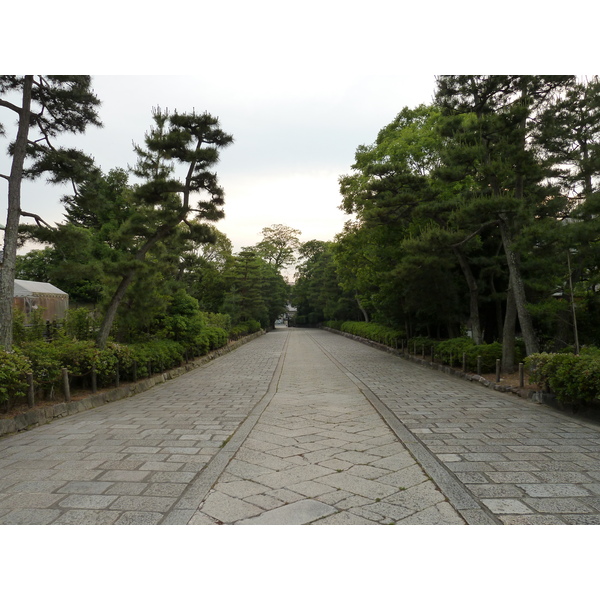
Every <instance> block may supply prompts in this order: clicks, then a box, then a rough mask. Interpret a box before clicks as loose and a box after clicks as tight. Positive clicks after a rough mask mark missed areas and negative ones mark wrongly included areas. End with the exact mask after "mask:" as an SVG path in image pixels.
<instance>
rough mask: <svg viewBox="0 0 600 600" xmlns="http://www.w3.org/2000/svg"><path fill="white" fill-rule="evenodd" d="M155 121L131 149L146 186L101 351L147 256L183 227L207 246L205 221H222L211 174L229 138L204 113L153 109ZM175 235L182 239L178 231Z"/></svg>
mask: <svg viewBox="0 0 600 600" xmlns="http://www.w3.org/2000/svg"><path fill="white" fill-rule="evenodd" d="M153 120H154V127H153V128H152V129H151V131H150V132H149V133H147V134H146V138H145V148H142V147H141V146H135V150H136V153H137V155H138V163H137V165H136V167H135V168H134V169H133V172H134V173H135V174H136V175H137V176H138V177H141V178H142V179H143V180H144V183H142V184H140V185H138V186H136V187H135V188H134V190H133V200H134V202H135V204H136V206H139V207H140V209H139V211H138V213H137V218H136V219H132V220H131V221H130V229H129V231H130V233H132V234H134V235H132V237H131V238H130V239H129V242H130V244H131V254H132V258H131V261H130V263H129V265H128V266H127V267H126V268H125V269H124V271H123V273H122V276H121V278H120V281H119V283H118V285H117V287H116V290H115V292H114V294H113V295H112V298H111V300H110V302H109V304H108V307H107V310H106V314H105V318H104V321H103V323H102V326H101V327H100V331H99V334H98V340H97V344H98V346H99V347H100V348H103V347H104V346H105V344H106V341H107V339H108V336H109V333H110V330H111V327H112V324H113V321H114V319H115V316H116V314H117V309H118V308H119V305H120V303H121V302H122V300H123V298H124V297H125V294H126V292H127V290H128V288H129V286H130V285H131V284H132V282H133V281H134V278H135V276H136V274H137V272H138V270H139V269H140V267H141V266H142V265H143V264H144V263H145V262H146V260H147V257H148V254H149V252H150V251H151V250H152V249H153V248H155V247H156V246H157V244H159V243H161V242H163V241H164V240H166V239H168V238H169V237H172V236H173V235H174V234H176V233H178V228H180V226H181V225H185V230H186V235H187V236H188V238H189V239H193V240H194V241H195V242H196V243H201V242H206V241H209V240H211V239H213V230H212V229H211V228H210V227H209V225H208V224H207V223H206V221H208V222H211V221H217V220H219V219H221V218H222V217H223V215H224V213H223V210H222V208H221V207H222V206H223V204H224V192H223V190H222V188H221V187H220V186H219V185H218V182H217V176H216V174H215V173H214V172H212V171H210V169H211V168H212V167H213V166H214V165H215V164H216V163H217V162H218V160H219V151H220V150H221V149H222V148H225V147H227V146H228V145H229V144H231V143H232V141H233V138H232V137H231V136H230V135H228V134H226V133H225V132H223V131H222V130H221V128H220V127H219V121H218V119H216V118H215V117H213V116H211V115H210V114H208V113H204V114H201V115H197V114H196V113H194V112H192V113H190V114H178V113H177V112H175V113H173V114H169V113H168V111H162V110H161V109H159V108H157V109H156V110H154V112H153ZM176 166H183V167H184V169H185V173H184V175H183V177H178V176H177V175H176V173H175V170H176ZM202 192H203V193H204V194H205V196H206V197H201V199H200V200H198V202H197V203H195V204H193V203H192V194H197V193H202ZM179 235H183V234H182V233H181V231H179Z"/></svg>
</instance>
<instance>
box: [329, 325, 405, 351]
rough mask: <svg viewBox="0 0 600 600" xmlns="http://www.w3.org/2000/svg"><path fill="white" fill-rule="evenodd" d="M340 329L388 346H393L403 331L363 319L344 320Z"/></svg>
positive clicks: (400, 337)
mask: <svg viewBox="0 0 600 600" xmlns="http://www.w3.org/2000/svg"><path fill="white" fill-rule="evenodd" d="M340 330H341V331H343V332H345V333H349V334H350V335H356V336H358V337H362V338H365V339H368V340H372V341H374V342H377V343H379V344H385V345H386V346H390V347H395V346H396V345H397V344H399V342H400V340H401V339H402V338H403V333H402V332H400V331H397V330H396V329H392V328H391V327H387V326H386V325H380V324H379V323H366V322H364V321H345V322H344V323H342V324H341V326H340Z"/></svg>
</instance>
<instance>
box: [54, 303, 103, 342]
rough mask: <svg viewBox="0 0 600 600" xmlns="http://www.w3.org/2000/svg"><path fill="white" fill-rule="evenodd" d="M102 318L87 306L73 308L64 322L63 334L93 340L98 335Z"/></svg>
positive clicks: (78, 338)
mask: <svg viewBox="0 0 600 600" xmlns="http://www.w3.org/2000/svg"><path fill="white" fill-rule="evenodd" d="M99 327H100V319H99V318H98V317H97V316H96V315H95V314H94V313H93V312H92V311H91V310H89V309H87V308H71V309H69V310H68V311H67V314H66V316H65V320H64V322H63V334H64V335H65V336H67V337H70V338H75V339H77V340H93V339H95V337H96V333H97V331H98V328H99Z"/></svg>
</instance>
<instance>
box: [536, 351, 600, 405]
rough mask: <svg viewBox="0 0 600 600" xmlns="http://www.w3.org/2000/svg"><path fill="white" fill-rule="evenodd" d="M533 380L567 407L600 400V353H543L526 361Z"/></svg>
mask: <svg viewBox="0 0 600 600" xmlns="http://www.w3.org/2000/svg"><path fill="white" fill-rule="evenodd" d="M525 365H526V367H527V369H528V370H529V374H530V381H531V382H532V383H536V384H537V385H538V386H540V387H541V388H544V389H546V390H549V391H551V392H553V393H554V394H555V395H556V397H557V398H558V400H560V401H561V402H563V403H564V404H572V405H574V406H578V405H585V404H590V403H592V402H595V401H598V400H599V399H600V351H598V350H597V349H593V350H592V349H589V350H587V351H585V352H582V354H580V355H576V354H568V353H559V354H550V353H547V352H541V353H538V354H532V355H530V356H528V357H527V358H526V359H525Z"/></svg>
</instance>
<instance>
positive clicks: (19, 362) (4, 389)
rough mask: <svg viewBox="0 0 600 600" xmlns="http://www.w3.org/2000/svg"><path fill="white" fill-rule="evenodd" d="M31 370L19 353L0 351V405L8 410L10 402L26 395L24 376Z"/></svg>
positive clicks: (29, 364)
mask: <svg viewBox="0 0 600 600" xmlns="http://www.w3.org/2000/svg"><path fill="white" fill-rule="evenodd" d="M31 370H32V366H31V362H30V361H29V360H28V359H27V357H25V356H23V355H22V354H21V353H19V352H4V351H0V404H2V405H5V406H6V408H8V407H9V406H10V402H11V400H14V399H17V398H20V397H23V396H25V395H26V394H27V381H26V379H25V374H26V373H29V372H31Z"/></svg>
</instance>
